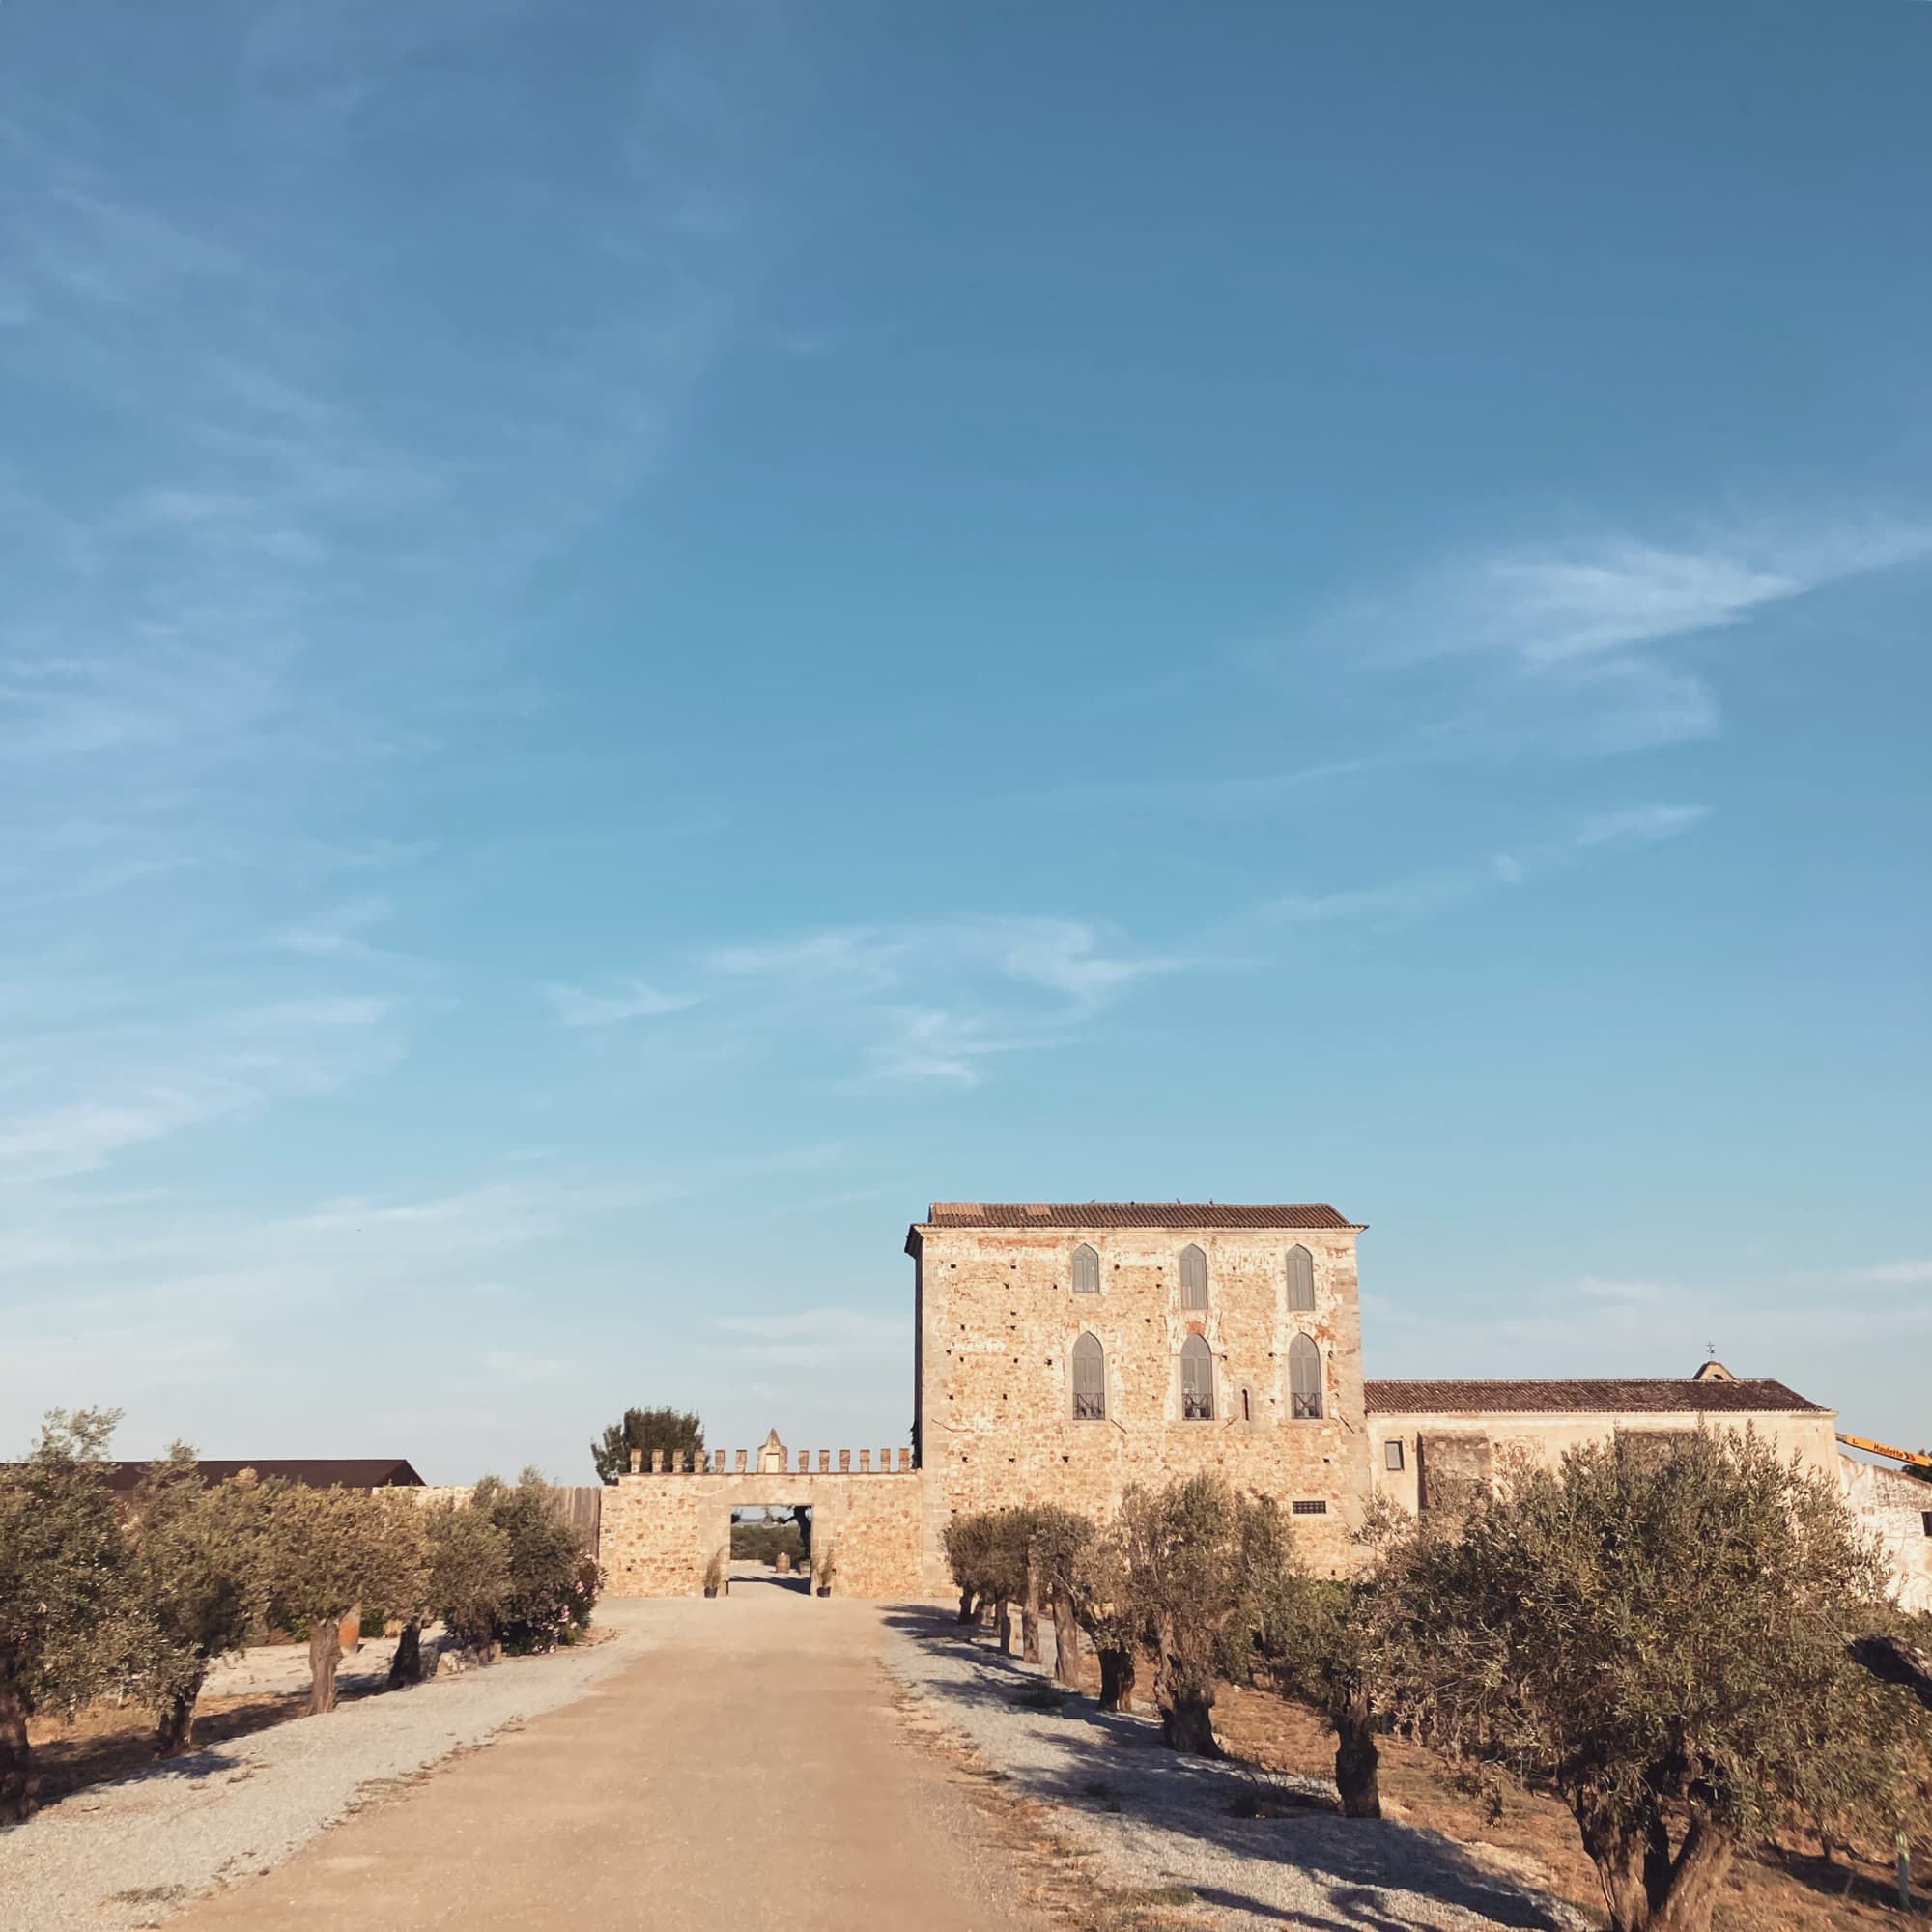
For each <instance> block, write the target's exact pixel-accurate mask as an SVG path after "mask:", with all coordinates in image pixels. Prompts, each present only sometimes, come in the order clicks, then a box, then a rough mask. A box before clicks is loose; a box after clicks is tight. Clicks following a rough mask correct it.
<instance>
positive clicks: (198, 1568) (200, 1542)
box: [128, 1442, 269, 1757]
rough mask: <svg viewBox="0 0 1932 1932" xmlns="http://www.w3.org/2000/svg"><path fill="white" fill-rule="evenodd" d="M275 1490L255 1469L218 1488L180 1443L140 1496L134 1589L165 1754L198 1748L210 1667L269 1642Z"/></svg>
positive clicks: (145, 1481) (141, 1665) (149, 1691)
mask: <svg viewBox="0 0 1932 1932" xmlns="http://www.w3.org/2000/svg"><path fill="white" fill-rule="evenodd" d="M268 1504H269V1492H267V1491H265V1489H264V1486H263V1485H262V1484H260V1483H259V1482H257V1481H256V1479H255V1475H254V1472H253V1471H252V1470H244V1471H243V1472H242V1473H241V1475H239V1476H233V1477H230V1478H229V1479H228V1480H227V1481H226V1482H222V1483H216V1484H213V1486H210V1485H208V1484H205V1483H203V1481H202V1479H201V1476H200V1474H199V1472H198V1471H197V1470H196V1468H195V1461H194V1451H193V1450H192V1449H190V1448H189V1447H188V1446H187V1445H186V1444H185V1443H182V1442H177V1443H175V1444H174V1445H173V1447H172V1448H171V1449H170V1450H169V1451H168V1453H167V1455H166V1456H165V1457H163V1458H162V1459H161V1460H160V1461H159V1462H156V1463H152V1464H151V1465H150V1466H149V1468H148V1470H147V1472H146V1473H145V1475H144V1476H143V1477H142V1479H141V1484H140V1487H139V1489H137V1490H136V1491H135V1492H134V1502H133V1508H132V1510H131V1512H130V1514H129V1519H128V1549H129V1557H130V1563H129V1581H130V1586H131V1589H132V1592H133V1595H134V1598H135V1600H136V1602H137V1603H138V1605H139V1607H140V1610H141V1612H142V1636H143V1639H144V1641H143V1646H142V1649H143V1654H142V1656H141V1657H140V1659H139V1660H138V1667H137V1670H136V1673H135V1677H136V1688H137V1689H138V1690H140V1691H141V1693H142V1695H143V1696H144V1697H145V1698H146V1699H147V1701H148V1702H149V1703H150V1704H151V1705H152V1706H153V1707H154V1709H155V1711H156V1715H157V1717H158V1719H159V1721H158V1724H157V1726H156V1733H155V1754H156V1756H157V1757H174V1756H177V1755H178V1754H179V1753H181V1752H182V1751H185V1750H186V1749H187V1748H188V1747H189V1745H190V1744H191V1743H192V1741H193V1733H194V1707H195V1703H196V1701H197V1700H198V1699H199V1697H200V1695H201V1687H202V1684H203V1682H204V1680H205V1679H206V1678H207V1676H208V1670H209V1666H210V1665H211V1664H212V1663H213V1662H215V1661H216V1660H217V1659H219V1658H222V1657H225V1656H227V1655H229V1654H230V1653H231V1652H234V1651H238V1650H240V1649H241V1647H242V1646H243V1645H244V1644H247V1643H249V1642H251V1641H253V1640H255V1639H256V1638H257V1637H259V1636H260V1635H261V1634H262V1632H263V1627H264V1622H265V1615H266V1610H267V1605H268V1592H269V1562H268V1548H267V1526H268Z"/></svg>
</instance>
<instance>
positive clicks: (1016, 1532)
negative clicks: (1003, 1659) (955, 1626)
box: [946, 1509, 1039, 1660]
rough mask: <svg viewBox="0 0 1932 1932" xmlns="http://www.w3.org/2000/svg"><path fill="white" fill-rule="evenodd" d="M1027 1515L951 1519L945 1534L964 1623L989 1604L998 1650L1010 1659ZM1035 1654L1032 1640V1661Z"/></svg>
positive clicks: (990, 1513)
mask: <svg viewBox="0 0 1932 1932" xmlns="http://www.w3.org/2000/svg"><path fill="white" fill-rule="evenodd" d="M1029 1514H1030V1513H1029V1512H1028V1511H1025V1510H1017V1509H1006V1510H987V1511H982V1512H980V1513H979V1514H977V1515H972V1516H966V1517H959V1518H955V1519H954V1520H953V1521H952V1522H951V1523H949V1524H948V1525H947V1531H946V1550H947V1558H948V1561H949V1562H950V1563H951V1564H952V1577H953V1580H954V1582H956V1583H957V1584H958V1586H959V1608H960V1614H961V1616H962V1618H963V1617H965V1616H966V1615H967V1612H968V1610H969V1607H970V1606H972V1605H978V1606H979V1607H980V1608H983V1607H984V1606H986V1605H991V1606H992V1610H993V1628H994V1632H995V1634H996V1635H997V1636H998V1639H999V1645H1000V1648H1001V1649H1002V1650H1003V1651H1005V1652H1007V1653H1008V1655H1009V1656H1010V1655H1011V1652H1012V1647H1013V1627H1012V1606H1013V1605H1014V1604H1015V1603H1020V1604H1024V1603H1025V1601H1026V1596H1027V1576H1028V1557H1027V1551H1028V1517H1029ZM1036 1588H1037V1583H1036ZM1036 1603H1037V1598H1036ZM1038 1655H1039V1647H1038V1640H1037V1638H1036V1639H1035V1645H1034V1656H1035V1659H1036V1660H1037V1658H1038Z"/></svg>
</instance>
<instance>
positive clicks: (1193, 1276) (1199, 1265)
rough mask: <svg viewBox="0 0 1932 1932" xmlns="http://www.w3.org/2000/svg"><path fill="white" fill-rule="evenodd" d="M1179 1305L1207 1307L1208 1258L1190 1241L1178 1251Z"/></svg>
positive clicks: (1184, 1306)
mask: <svg viewBox="0 0 1932 1932" xmlns="http://www.w3.org/2000/svg"><path fill="white" fill-rule="evenodd" d="M1180 1305H1181V1307H1183V1308H1206V1307H1207V1306H1208V1257H1207V1256H1206V1255H1204V1254H1203V1253H1202V1252H1201V1250H1200V1249H1199V1248H1197V1247H1196V1246H1195V1245H1194V1243H1193V1242H1192V1241H1190V1242H1188V1244H1187V1245H1186V1247H1184V1248H1182V1249H1181V1251H1180Z"/></svg>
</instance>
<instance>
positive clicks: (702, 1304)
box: [0, 0, 1932, 1480]
mask: <svg viewBox="0 0 1932 1932" xmlns="http://www.w3.org/2000/svg"><path fill="white" fill-rule="evenodd" d="M1927 71H1932V8H1927V7H1925V6H1922V5H1913V4H1906V0H1866V3H1865V4H1861V5H1858V6H1854V7H1842V8H1826V7H1819V6H1795V5H1777V4H1767V0H1752V4H1750V5H1742V4H1741V5H1734V6H1727V5H1719V4H1706V5H1703V6H1700V7H1698V8H1695V9H1684V8H1681V7H1665V6H1661V5H1635V6H1625V7H1619V8H1614V9H1612V8H1599V9H1594V10H1583V9H1576V8H1562V9H1554V8H1548V7H1544V6H1540V5H1529V4H1523V5H1517V6H1499V5H1484V4H1471V5H1464V6H1460V7H1457V8H1453V9H1451V8H1441V7H1434V6H1432V7H1421V6H1414V7H1396V8H1392V9H1390V8H1383V9H1374V10H1369V9H1350V8H1329V9H1316V8H1313V7H1306V6H1279V5H1267V6H1260V5H1257V6H1252V7H1247V6H1228V7H1223V8H1218V9H1213V10H1208V13H1206V14H1204V13H1203V12H1201V11H1200V10H1193V11H1189V10H1176V9H1166V8H1151V7H1149V8H1134V7H1119V6H1104V7H1103V6H1098V5H1094V6H1075V5H1065V6H1060V7H1055V8H1050V9H1041V8H1018V7H1003V6H989V7H975V8H964V7H955V8H916V9H913V8H905V7H887V6H883V5H878V6H868V5H858V4H854V5H841V6H825V7H811V6H797V7H779V6H771V5H747V6H739V5H730V4H725V5H716V6H705V7H696V8H679V7H675V6H672V7H665V8H651V9H642V8H638V9H623V8H611V7H604V6H593V5H588V4H573V0H546V4H545V5H543V6H541V7H539V6H536V5H534V4H520V0H382V4H376V3H375V0H335V3H334V4H318V0H303V4H290V3H289V0H266V4H265V3H264V0H249V4H241V0H233V4H212V0H211V3H209V4H195V0H182V4H179V5H174V6H169V7H166V8H156V7H151V6H138V5H125V6H111V5H106V4H82V5H79V6H76V7H71V8H66V9H57V10H56V9H44V8H43V9H24V8H14V9H9V10H7V12H6V14H5V15H4V17H0V422H4V424H5V434H4V437H0V584H4V587H5V594H4V600H3V601H0V814H4V818H3V819H0V822H4V828H5V838H4V845H0V922H4V932H5V946H4V949H0V1326H3V1327H4V1334H5V1338H6V1340H5V1346H4V1348H0V1422H4V1424H5V1434H6V1435H7V1436H8V1437H9V1438H10V1439H12V1440H14V1441H21V1440H24V1438H25V1437H26V1435H28V1433H29V1432H30V1430H31V1428H32V1425H33V1422H34V1420H35V1418H36V1417H37V1416H38V1414H39V1412H40V1411H41V1410H42V1409H43V1407H45V1406H50V1405H54V1404H61V1405H75V1404H82V1403H110V1404H115V1405H118V1406H122V1407H124V1408H125V1409H126V1411H127V1422H126V1424H125V1427H124V1430H123V1436H122V1441H123V1445H124V1448H125V1450H126V1452H127V1453H129V1454H139V1453H146V1452H147V1451H149V1450H152V1449H154V1448H156V1447H157V1446H159V1445H160V1444H161V1443H163V1442H164V1441H166V1440H167V1439H168V1438H169V1437H170V1436H173V1435H185V1436H187V1437H189V1438H190V1439H192V1440H194V1441H196V1442H197V1443H199V1444H200V1445H201V1446H202V1447H203V1448H204V1449H205V1451H206V1452H207V1453H209V1454H213V1455H244V1454H249V1453H261V1454H293V1453H302V1452H308V1453H328V1452H336V1453H375V1452H378V1451H380V1452H384V1453H390V1452H394V1453H400V1454H405V1455H408V1456H410V1457H412V1459H414V1460H415V1462H416V1463H417V1465H418V1466H419V1467H420V1468H422V1469H423V1470H424V1472H425V1473H426V1474H429V1475H430V1476H431V1477H432V1478H442V1479H448V1480H456V1479H462V1478H467V1477H469V1476H470V1475H473V1474H475V1473H477V1472H478V1471H480V1470H481V1469H482V1468H484V1467H486V1466H495V1467H512V1466H515V1465H516V1464H519V1463H522V1462H524V1461H526V1459H532V1458H533V1459H535V1460H537V1461H538V1462H540V1463H543V1464H545V1465H546V1466H547V1467H549V1468H550V1469H551V1470H552V1471H553V1472H554V1473H556V1474H559V1475H564V1476H569V1477H574V1478H582V1476H583V1475H584V1474H585V1473H587V1464H586V1459H585V1456H584V1453H583V1444H584V1442H585V1441H586V1439H587V1438H588V1436H589V1435H591V1434H592V1433H593V1432H594V1430H595V1429H596V1427H597V1426H598V1425H600V1424H601V1423H602V1422H604V1421H605V1420H607V1419H609V1417H610V1416H611V1415H612V1414H614V1413H615V1412H616V1410H618V1409H619V1408H621V1407H622V1406H624V1404H626V1403H627V1402H651V1401H660V1400H662V1401H671V1402H677V1403H680V1404H689V1405H692V1406H697V1407H699V1408H700V1409H701V1410H702V1412H703V1414H704V1417H705V1419H706V1421H707V1423H708V1424H709V1426H710V1431H711V1437H712V1440H713V1441H714V1442H717V1443H719V1444H721V1445H725V1446H729V1445H731V1444H734V1443H750V1442H752V1441H753V1440H755V1439H756V1438H757V1437H759V1436H761V1435H762V1434H763V1432H764V1430H765V1429H766V1428H767V1427H768V1426H770V1425H771V1424H773V1423H776V1424H777V1425H778V1426H779V1428H780V1429H781V1432H782V1433H783V1435H785V1436H786V1438H787V1439H788V1440H789V1441H791V1442H793V1443H794V1444H799V1445H803V1446H812V1445H818V1444H830V1445H832V1446H838V1445H841V1444H850V1445H853V1446H857V1445H860V1444H881V1443H897V1442H900V1441H902V1440H904V1439H905V1433H906V1430H907V1427H908V1424H909V1422H910V1407H911V1403H910V1392H909V1380H910V1366H911V1350H910V1308H911V1275H910V1264H909V1263H907V1262H906V1260H905V1259H904V1258H903V1256H902V1255H901V1253H900V1241H901V1238H902V1236H903V1232H904V1229H905V1225H906V1223H907V1222H908V1221H909V1220H911V1219H913V1218H915V1216H917V1215H918V1214H919V1213H920V1212H921V1211H922V1210H923V1206H924V1204H925V1203H926V1201H927V1200H929V1199H930V1198H932V1197H934V1196H939V1197H964V1198H974V1197H984V1198H994V1199H1056V1198H1068V1199H1082V1198H1088V1197H1091V1196H1106V1197H1139V1198H1153V1197H1160V1196H1187V1197H1193V1196H1211V1197H1216V1198H1219V1199H1223V1200H1239V1199H1250V1200H1278V1199H1289V1200H1296V1199H1328V1200H1332V1201H1334V1202H1335V1203H1336V1204H1337V1205H1339V1206H1340V1207H1342V1208H1344V1209H1345V1210H1346V1211H1347V1212H1349V1213H1350V1214H1351V1215H1353V1216H1354V1217H1356V1218H1358V1219H1360V1220H1364V1221H1366V1222H1368V1223H1370V1224H1371V1232H1370V1233H1369V1234H1368V1235H1366V1236H1364V1237H1363V1243H1362V1265H1363V1286H1364V1311H1365V1323H1366V1329H1367V1343H1368V1348H1369V1352H1370V1360H1371V1366H1372V1369H1373V1370H1374V1371H1377V1372H1379V1373H1382V1374H1387V1375H1426V1374H1432V1373H1436V1374H1468V1375H1483V1374H1489V1375H1518V1374H1546V1375H1589V1374H1609V1373H1631V1374H1641V1373H1655V1374H1683V1373H1687V1372H1688V1371H1689V1370H1690V1368H1691V1367H1692V1366H1693V1365H1694V1364H1695V1362H1696V1360H1697V1359H1698V1358H1699V1357H1700V1355H1701V1353H1702V1352H1703V1350H1704V1348H1705V1346H1706V1344H1707V1343H1715V1344H1716V1346H1717V1348H1718V1350H1719V1353H1720V1354H1721V1355H1722V1356H1723V1357H1724V1358H1725V1359H1726V1360H1727V1361H1729V1362H1730V1364H1731V1365H1732V1367H1733V1368H1735V1369H1736V1370H1738V1371H1739V1372H1740V1373H1744V1374H1763V1375H1774V1376H1777V1377H1781V1378H1784V1379H1786V1380H1788V1381H1790V1382H1792V1383H1793V1384H1794V1385H1796V1386H1797V1387H1799V1388H1801V1389H1802V1390H1804V1392H1805V1393H1806V1394H1808V1395H1811V1396H1812V1397H1814V1398H1815V1399H1817V1400H1820V1401H1823V1402H1827V1403H1830V1404H1833V1405H1834V1406H1837V1407H1839V1408H1840V1409H1841V1410H1843V1411H1844V1413H1845V1415H1846V1417H1847V1419H1848V1422H1849V1423H1850V1424H1851V1425H1852V1426H1861V1427H1862V1428H1864V1429H1865V1430H1867V1431H1868V1432H1870V1433H1874V1434H1878V1435H1889V1436H1891V1437H1893V1438H1900V1437H1902V1438H1906V1439H1909V1440H1911V1441H1913V1442H1917V1441H1919V1440H1921V1439H1924V1438H1926V1437H1927V1436H1932V1421H1929V1420H1928V1417H1927V1415H1926V1411H1925V1396H1924V1390H1925V1387H1926V1372H1927V1369H1928V1366H1932V1223H1929V1219H1928V1213H1927V1205H1926V1189H1925V1175H1926V1168H1927V1154H1928V1149H1932V1132H1928V1128H1932V1121H1928V1111H1932V1109H1929V1108H1928V1101H1927V1094H1928V1078H1927V1076H1928V1072H1929V1071H1932V1065H1928V1062H1929V1061H1932V1053H1928V1046H1932V1039H1929V1038H1928V1033H1932V1028H1929V1027H1928V1002H1927V995H1926V984H1927V959H1928V956H1932V915H1929V914H1928V895H1927V890H1926V887H1927V879H1928V876H1932V872H1928V859H1932V811H1929V810H1928V806H1932V778H1928V772H1932V765H1928V761H1927V759H1926V757H1925V753H1924V736H1925V719H1926V717H1927V715H1928V707H1932V665H1928V660H1927V647H1926V637H1927V616H1928V611H1932V381H1928V376H1927V364H1926V358H1925V344H1926V343H1927V341H1928V340H1932V250H1928V249H1927V247H1926V245H1925V240H1926V236H1925V212H1926V209H1927V208H1928V206H1932V131H1928V128H1927V126H1926V120H1925V116H1924V112H1923V88H1924V78H1925V75H1926V73H1927Z"/></svg>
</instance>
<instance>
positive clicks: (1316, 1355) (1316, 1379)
mask: <svg viewBox="0 0 1932 1932" xmlns="http://www.w3.org/2000/svg"><path fill="white" fill-rule="evenodd" d="M1288 1412H1289V1414H1290V1416H1291V1417H1293V1420H1294V1421H1296V1422H1320V1421H1321V1350H1320V1349H1318V1348H1317V1347H1316V1346H1315V1344H1314V1343H1313V1342H1311V1341H1310V1340H1309V1339H1308V1337H1307V1336H1306V1335H1297V1336H1296V1337H1295V1338H1294V1340H1293V1342H1291V1343H1290V1344H1289V1345H1288Z"/></svg>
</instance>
